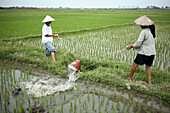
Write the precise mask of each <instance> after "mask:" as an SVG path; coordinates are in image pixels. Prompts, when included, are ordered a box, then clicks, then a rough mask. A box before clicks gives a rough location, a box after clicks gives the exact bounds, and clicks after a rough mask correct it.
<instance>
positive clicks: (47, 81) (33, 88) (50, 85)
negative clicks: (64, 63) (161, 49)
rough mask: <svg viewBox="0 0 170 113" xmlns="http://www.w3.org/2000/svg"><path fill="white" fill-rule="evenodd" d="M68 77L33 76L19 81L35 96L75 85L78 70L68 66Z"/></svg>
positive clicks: (63, 89) (67, 88) (52, 92)
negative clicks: (30, 78) (24, 80)
mask: <svg viewBox="0 0 170 113" xmlns="http://www.w3.org/2000/svg"><path fill="white" fill-rule="evenodd" d="M68 70H69V71H68V74H67V76H68V78H69V79H61V78H57V79H55V78H51V77H34V78H33V79H32V80H31V81H28V82H23V83H21V84H22V85H23V87H25V88H26V90H27V93H28V94H31V95H34V96H35V97H42V96H46V95H50V94H54V93H58V92H60V91H66V90H69V89H72V88H74V87H75V85H76V83H75V81H76V80H77V79H78V78H79V74H80V72H79V71H78V72H76V71H74V70H72V69H71V68H68Z"/></svg>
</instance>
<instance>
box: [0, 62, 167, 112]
mask: <svg viewBox="0 0 170 113" xmlns="http://www.w3.org/2000/svg"><path fill="white" fill-rule="evenodd" d="M40 80H44V82H42V81H41V83H42V84H41V85H42V86H43V83H44V84H45V81H46V80H52V81H50V84H53V86H54V87H55V85H56V86H59V84H60V85H61V84H63V85H64V84H66V83H67V82H68V78H56V77H54V76H52V75H48V74H42V73H29V72H26V71H22V70H16V69H11V68H9V67H8V66H4V65H1V67H0V87H1V88H0V91H1V93H0V97H1V98H0V111H1V112H2V113H7V112H10V113H20V112H21V113H24V112H25V113H31V112H32V113H43V112H45V113H48V112H49V113H82V112H83V113H84V112H87V113H105V112H108V113H128V112H129V113H136V112H138V113H144V112H152V113H162V112H165V113H169V112H170V105H169V103H167V102H165V101H163V100H159V99H157V98H154V97H149V96H147V95H144V94H140V93H137V92H132V91H130V92H129V91H128V90H124V89H120V88H117V87H114V86H109V85H105V84H101V83H91V82H89V81H81V80H77V81H76V82H71V87H68V88H66V89H64V90H58V91H55V92H52V94H50V93H48V94H44V95H43V94H42V95H41V93H39V95H36V92H37V93H38V90H35V93H30V90H28V89H29V88H25V86H24V85H23V83H27V82H32V84H36V82H38V81H40ZM46 90H47V89H46ZM46 90H44V92H45V91H46Z"/></svg>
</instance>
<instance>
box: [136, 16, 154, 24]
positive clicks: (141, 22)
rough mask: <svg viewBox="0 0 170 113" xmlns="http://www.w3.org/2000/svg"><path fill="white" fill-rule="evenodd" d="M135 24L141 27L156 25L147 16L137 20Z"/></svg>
mask: <svg viewBox="0 0 170 113" xmlns="http://www.w3.org/2000/svg"><path fill="white" fill-rule="evenodd" d="M133 23H134V24H136V25H141V26H149V25H153V24H154V22H153V21H152V20H151V19H149V18H148V17H147V16H145V15H143V16H141V17H139V18H137V19H136V20H135V21H133Z"/></svg>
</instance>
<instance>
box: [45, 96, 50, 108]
mask: <svg viewBox="0 0 170 113" xmlns="http://www.w3.org/2000/svg"><path fill="white" fill-rule="evenodd" d="M45 100H46V105H47V108H48V106H49V105H48V98H47V97H46V98H45Z"/></svg>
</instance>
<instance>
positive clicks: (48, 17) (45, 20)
mask: <svg viewBox="0 0 170 113" xmlns="http://www.w3.org/2000/svg"><path fill="white" fill-rule="evenodd" d="M50 21H55V19H54V18H52V17H50V16H49V15H47V16H46V17H45V18H44V20H43V21H42V22H50Z"/></svg>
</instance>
